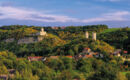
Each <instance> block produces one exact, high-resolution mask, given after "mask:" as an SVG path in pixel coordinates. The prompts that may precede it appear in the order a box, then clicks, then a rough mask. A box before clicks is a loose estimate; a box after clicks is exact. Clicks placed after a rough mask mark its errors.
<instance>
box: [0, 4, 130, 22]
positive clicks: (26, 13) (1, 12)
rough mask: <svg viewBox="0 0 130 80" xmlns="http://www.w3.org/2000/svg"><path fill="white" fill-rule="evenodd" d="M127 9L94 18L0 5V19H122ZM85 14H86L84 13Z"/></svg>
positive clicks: (79, 20) (128, 13)
mask: <svg viewBox="0 0 130 80" xmlns="http://www.w3.org/2000/svg"><path fill="white" fill-rule="evenodd" d="M129 15H130V12H128V11H118V12H113V13H107V14H103V15H101V16H99V17H96V18H90V19H78V18H72V17H69V16H62V15H53V14H47V13H42V12H39V11H34V10H30V9H29V10H28V9H23V8H15V7H9V6H8V7H0V19H16V20H32V21H40V22H81V23H90V22H102V21H124V20H127V19H125V18H124V16H129ZM86 16H87V15H86Z"/></svg>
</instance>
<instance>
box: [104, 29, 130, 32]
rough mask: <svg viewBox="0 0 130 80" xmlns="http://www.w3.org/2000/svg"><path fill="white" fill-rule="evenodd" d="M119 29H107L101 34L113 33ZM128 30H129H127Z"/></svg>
mask: <svg viewBox="0 0 130 80" xmlns="http://www.w3.org/2000/svg"><path fill="white" fill-rule="evenodd" d="M120 29H121V28H109V29H106V30H104V31H103V32H102V33H107V32H114V31H117V30H120ZM129 30H130V28H129Z"/></svg>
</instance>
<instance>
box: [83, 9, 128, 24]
mask: <svg viewBox="0 0 130 80" xmlns="http://www.w3.org/2000/svg"><path fill="white" fill-rule="evenodd" d="M128 15H130V12H128V11H118V12H114V13H107V14H103V15H102V16H101V17H97V18H91V19H86V20H83V22H86V23H89V22H102V21H125V20H127V19H125V18H124V16H128Z"/></svg>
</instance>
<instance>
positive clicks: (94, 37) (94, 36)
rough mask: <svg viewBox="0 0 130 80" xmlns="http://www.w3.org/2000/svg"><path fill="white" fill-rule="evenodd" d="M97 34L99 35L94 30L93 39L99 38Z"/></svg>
mask: <svg viewBox="0 0 130 80" xmlns="http://www.w3.org/2000/svg"><path fill="white" fill-rule="evenodd" d="M96 35H97V34H96V32H93V33H92V39H93V40H96V39H97V37H96Z"/></svg>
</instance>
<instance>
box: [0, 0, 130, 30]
mask: <svg viewBox="0 0 130 80" xmlns="http://www.w3.org/2000/svg"><path fill="white" fill-rule="evenodd" d="M129 2H130V1H129V0H91V1H85V0H80V1H79V0H71V1H70V0H62V1H59V0H51V1H47V0H37V1H36V0H1V1H0V26H4V25H28V26H31V25H34V26H84V25H97V24H105V25H108V26H109V28H117V27H119V28H120V27H129V26H130V23H129V22H130V9H129V7H130V4H129Z"/></svg>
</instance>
